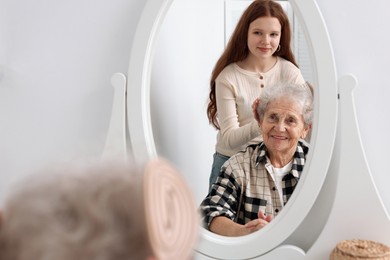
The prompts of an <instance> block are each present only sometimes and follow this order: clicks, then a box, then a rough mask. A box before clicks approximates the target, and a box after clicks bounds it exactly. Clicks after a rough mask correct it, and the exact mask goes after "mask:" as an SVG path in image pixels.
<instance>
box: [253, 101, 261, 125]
mask: <svg viewBox="0 0 390 260" xmlns="http://www.w3.org/2000/svg"><path fill="white" fill-rule="evenodd" d="M259 104H260V100H259V99H258V98H256V99H255V101H253V104H252V111H253V116H254V117H255V119H256V121H257V122H260V118H259V115H258V114H257V107H258V106H259Z"/></svg>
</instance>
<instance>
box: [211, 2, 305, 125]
mask: <svg viewBox="0 0 390 260" xmlns="http://www.w3.org/2000/svg"><path fill="white" fill-rule="evenodd" d="M264 16H268V17H275V18H277V19H278V20H279V22H280V25H281V28H282V30H281V37H280V49H279V50H278V51H276V52H275V53H274V56H280V57H282V58H284V59H286V60H288V61H290V62H292V63H293V64H294V65H295V66H297V67H298V65H297V63H296V61H295V57H294V54H293V52H292V50H291V47H290V42H291V27H290V22H289V20H288V17H287V15H286V13H285V12H284V10H283V8H282V6H281V5H280V4H278V3H276V2H274V1H272V0H255V1H254V2H253V3H252V4H250V5H249V7H248V8H247V9H246V10H245V12H244V13H243V14H242V16H241V18H240V20H239V21H238V24H237V26H236V28H235V30H234V32H233V34H232V36H231V37H230V40H229V42H228V44H227V46H226V48H225V50H224V52H223V53H222V55H221V57H220V58H219V59H218V61H217V63H216V64H215V67H214V69H213V71H212V74H211V79H210V94H209V104H208V106H207V117H208V119H209V123H210V124H212V125H213V126H214V127H215V128H216V129H220V127H219V123H218V119H217V101H216V96H215V79H216V78H217V77H218V75H219V74H220V73H221V71H222V70H223V69H224V68H225V67H226V66H228V65H229V64H231V63H233V62H238V61H242V60H244V59H245V58H246V57H247V56H248V53H249V49H248V30H249V25H250V24H251V23H252V22H253V21H254V20H256V19H257V18H259V17H264Z"/></svg>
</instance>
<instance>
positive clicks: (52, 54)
mask: <svg viewBox="0 0 390 260" xmlns="http://www.w3.org/2000/svg"><path fill="white" fill-rule="evenodd" d="M194 2H195V1H194ZM196 2H198V1H196ZM199 2H203V1H199ZM317 2H318V5H319V7H320V8H321V11H322V13H323V16H324V19H325V21H326V23H327V25H328V28H329V34H330V37H331V40H332V43H333V47H334V53H335V59H336V64H337V70H338V73H339V75H342V74H345V73H354V74H355V75H356V76H357V78H358V80H359V86H358V87H357V89H356V92H355V94H356V95H355V99H356V106H357V116H358V120H359V125H360V130H361V135H362V141H363V144H364V146H365V148H366V155H367V159H368V163H369V165H370V167H371V170H372V173H373V178H374V180H375V182H376V184H377V186H378V188H379V191H380V194H381V196H382V198H383V201H384V203H385V205H386V207H387V209H390V192H389V191H388V190H387V189H386V188H387V187H386V185H387V183H389V182H390V177H389V175H388V170H387V168H388V167H387V162H388V157H389V155H390V153H389V151H388V147H390V136H389V134H388V133H389V132H390V123H389V121H388V119H387V118H388V115H387V111H390V102H388V97H389V96H390V95H389V94H390V90H389V86H388V85H389V84H388V82H387V81H388V74H389V73H388V67H389V65H388V61H389V60H390V52H389V51H388V46H390V36H389V35H388V34H386V32H387V31H388V25H390V22H387V21H386V20H385V18H386V17H387V10H388V9H389V8H390V2H388V1H386V0H372V1H353V0H345V1H337V0H317ZM215 3H216V2H215V1H210V4H215ZM143 6H144V0H132V1H128V0H114V1H104V0H96V1H88V0H77V1H76V0H68V1H56V2H53V1H49V0H40V1H33V2H32V1H27V0H2V1H0V66H1V67H0V195H1V196H2V195H3V194H4V188H5V186H6V185H7V183H8V182H9V181H10V180H12V179H14V178H16V177H18V176H21V175H23V174H26V173H28V172H29V171H30V169H32V168H35V167H37V166H40V165H42V164H44V163H47V162H50V161H53V160H54V161H55V160H70V159H72V158H80V157H81V158H85V157H86V158H88V157H96V156H100V154H101V152H102V149H103V145H104V141H105V135H106V131H107V127H108V122H109V115H110V111H111V102H112V89H111V87H110V82H109V81H110V77H111V75H112V74H113V73H115V72H127V67H128V60H129V54H130V49H131V43H132V37H133V34H134V30H135V27H136V23H137V20H138V18H139V15H140V13H141V10H142V7H143ZM352 7H353V8H352ZM194 10H196V9H194ZM352 10H353V11H352ZM200 11H201V12H200V13H198V11H194V12H193V13H188V14H187V16H188V19H185V20H183V25H185V24H186V23H189V28H191V29H190V30H189V29H188V30H189V31H188V33H189V35H191V32H192V31H191V30H196V29H195V28H196V24H203V23H206V21H205V19H206V18H207V17H210V16H212V17H213V18H214V19H216V16H219V15H220V14H217V13H215V14H211V13H210V12H209V10H208V9H207V8H204V9H201V10H200ZM191 16H195V17H194V18H195V20H194V21H192V22H189V21H190V17H191ZM186 28H187V27H184V28H183V30H187V29H186ZM212 30H213V29H211V28H210V31H209V32H212ZM189 41H195V42H196V43H197V44H198V45H199V46H203V47H205V48H206V47H207V48H210V49H211V48H218V44H219V43H218V42H214V38H213V37H208V38H207V39H193V38H189ZM188 43H190V42H188ZM180 45H182V46H184V48H180V50H181V52H180V53H179V54H174V55H168V54H162V53H159V54H158V55H160V56H158V57H160V58H161V55H162V56H163V57H164V58H165V59H166V61H167V64H168V61H169V62H180V61H181V60H183V66H190V61H191V62H192V61H194V60H195V61H196V62H199V63H204V70H202V71H198V72H197V73H201V74H205V75H206V76H205V77H206V78H207V82H206V83H207V84H208V79H209V75H210V69H211V67H212V65H213V63H214V62H215V59H216V56H218V55H215V54H214V55H213V54H210V53H209V51H208V50H210V49H207V48H206V50H205V51H203V54H206V55H205V56H201V55H200V54H199V56H198V54H195V53H196V50H195V49H192V48H185V46H186V42H183V43H181V44H179V45H177V46H176V47H177V48H179V47H180ZM167 66H168V65H167ZM194 73H195V72H194ZM176 76H178V75H176V74H172V75H165V77H167V78H168V79H169V80H172V81H179V82H183V89H182V90H181V91H179V92H177V93H172V91H171V92H168V93H169V94H166V95H161V94H162V93H164V92H163V91H162V92H161V93H159V92H157V93H159V96H157V97H156V99H155V100H157V101H156V102H161V103H162V104H163V106H165V105H167V106H168V105H170V104H171V101H172V100H174V99H175V100H177V99H176V98H179V99H180V100H181V101H180V102H179V103H178V104H176V103H175V104H176V107H175V109H176V113H179V112H181V113H187V114H188V118H187V120H188V121H186V125H185V130H180V131H179V130H178V128H176V127H175V126H177V123H176V121H175V120H174V119H173V118H172V117H169V115H168V117H165V116H166V115H167V112H168V111H165V110H161V111H156V109H155V108H154V110H153V111H154V112H153V111H152V112H153V113H154V116H155V117H157V116H156V115H158V114H157V112H159V113H161V114H159V116H158V117H157V118H158V119H159V120H160V121H168V122H169V124H170V126H171V127H172V128H171V130H169V133H168V132H167V131H168V130H166V129H158V130H157V131H156V133H155V134H156V136H164V135H167V136H168V135H171V139H170V140H175V138H178V137H179V136H184V137H180V138H189V140H190V141H191V143H196V142H197V140H199V143H198V144H199V146H200V147H202V145H203V143H204V142H205V139H204V138H206V139H207V140H211V139H213V138H214V137H213V135H214V133H213V132H211V131H212V130H211V129H210V127H209V126H208V125H207V119H206V116H205V107H204V103H200V102H203V97H194V95H193V92H192V90H193V89H195V88H196V87H199V88H202V91H201V93H205V94H207V90H206V89H207V87H208V86H205V85H199V86H197V85H196V84H195V86H194V85H193V84H194V83H193V81H194V80H195V79H196V78H190V79H186V78H180V77H176ZM179 76H180V75H179ZM187 80H189V82H190V83H189V82H188V81H187ZM184 87H186V88H184ZM203 88H204V89H203ZM155 94H156V93H155ZM191 105H193V106H194V108H195V107H197V109H195V110H197V111H198V112H195V110H194V108H191V109H190V107H191ZM164 113H165V114H164ZM198 124H199V125H198ZM200 124H206V125H200ZM203 130H204V131H205V132H204V134H203V135H204V136H207V137H202V136H200V135H201V134H200V133H201V132H202V131H203ZM164 131H166V132H164ZM198 138H200V139H198ZM157 142H158V143H157V145H158V147H159V148H160V149H161V147H162V146H165V143H164V142H166V143H167V145H169V144H171V143H170V141H166V140H165V141H164V140H157ZM205 145H206V146H207V152H205V150H203V149H201V148H196V149H195V150H194V151H192V152H193V155H194V156H198V155H199V154H202V158H205V159H204V161H202V164H204V165H207V168H208V169H207V171H209V165H210V163H211V158H210V157H209V155H208V154H206V153H209V152H210V151H211V150H212V147H213V145H214V139H213V140H212V142H211V141H210V142H208V143H207V144H205ZM174 148H175V147H174ZM174 148H172V149H174ZM187 148H188V149H189V151H191V148H192V146H189V147H187ZM169 149H171V148H169ZM204 154H205V155H204ZM181 156H182V158H184V159H185V161H186V162H188V163H190V166H189V168H194V169H195V168H197V167H198V166H197V164H196V162H197V160H196V158H193V157H192V156H188V154H182V155H181ZM210 156H211V155H210ZM206 158H208V159H206ZM192 160H194V162H192ZM202 160H203V159H202ZM207 160H208V161H207ZM178 166H179V167H180V168H181V167H183V166H182V165H178ZM197 171H198V170H195V174H196V172H197ZM199 171H200V170H199ZM195 174H193V175H192V174H191V176H187V177H188V178H189V180H190V181H191V182H192V181H193V180H194V178H197V175H195ZM199 174H200V175H201V176H207V175H208V174H209V172H207V173H204V172H202V173H199ZM346 174H350V176H351V185H353V173H346ZM201 178H202V180H199V181H201V182H203V180H204V177H201ZM202 189H205V188H202ZM200 192H203V191H200ZM362 192H364V191H362ZM366 203H369V202H366ZM362 211H363V212H364V204H363V203H362ZM364 214H369V213H367V212H364Z"/></svg>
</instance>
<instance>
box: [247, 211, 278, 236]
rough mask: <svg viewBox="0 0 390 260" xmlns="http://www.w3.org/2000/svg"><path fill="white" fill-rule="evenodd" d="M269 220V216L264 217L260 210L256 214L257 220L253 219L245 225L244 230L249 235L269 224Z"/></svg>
mask: <svg viewBox="0 0 390 260" xmlns="http://www.w3.org/2000/svg"><path fill="white" fill-rule="evenodd" d="M271 220H272V216H271V215H268V216H265V215H264V213H263V212H262V211H261V210H260V211H259V213H258V219H254V220H251V221H249V222H248V223H246V224H245V228H246V229H247V230H248V232H249V233H252V232H255V231H257V230H260V229H262V228H263V227H265V226H266V225H267V224H268V223H269V222H271Z"/></svg>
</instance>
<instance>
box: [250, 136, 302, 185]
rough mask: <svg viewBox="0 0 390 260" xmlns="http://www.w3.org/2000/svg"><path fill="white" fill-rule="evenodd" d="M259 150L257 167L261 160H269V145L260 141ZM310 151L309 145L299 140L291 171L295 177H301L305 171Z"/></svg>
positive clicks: (263, 161) (264, 161)
mask: <svg viewBox="0 0 390 260" xmlns="http://www.w3.org/2000/svg"><path fill="white" fill-rule="evenodd" d="M257 150H258V155H257V157H256V164H255V167H257V166H258V165H259V164H260V163H261V162H262V163H264V164H265V163H266V162H267V158H266V157H267V156H266V155H267V147H266V146H265V144H264V142H261V143H259V145H258V148H257ZM308 151H309V147H307V146H306V145H305V144H304V143H303V142H301V141H298V144H297V149H296V151H295V153H294V157H293V163H292V167H291V171H290V173H291V174H292V175H293V176H294V177H295V178H299V177H300V175H301V173H302V171H303V166H304V165H305V161H306V154H307V153H308Z"/></svg>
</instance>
